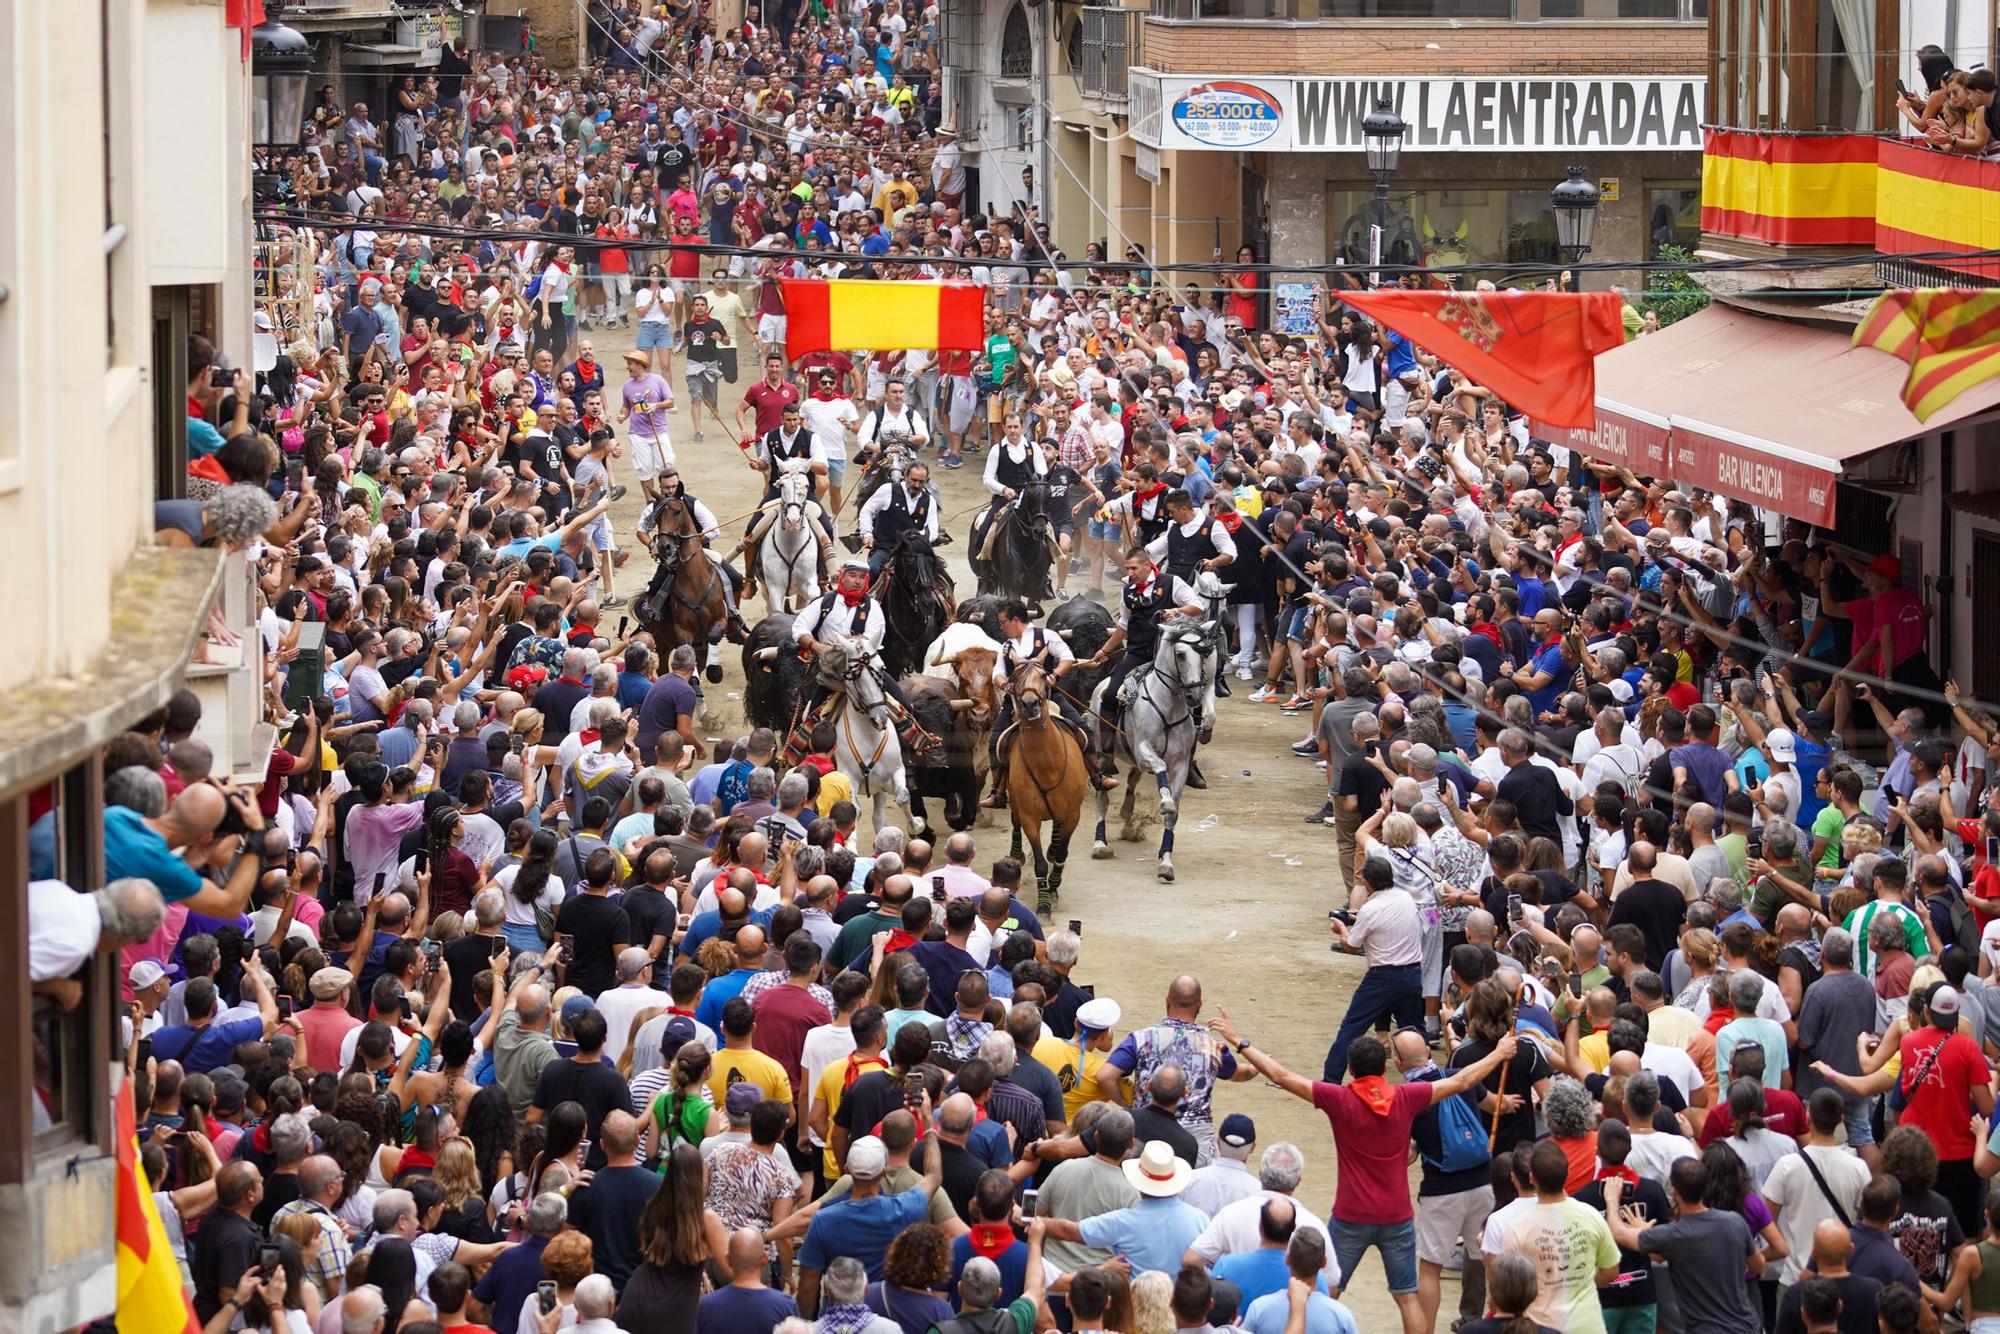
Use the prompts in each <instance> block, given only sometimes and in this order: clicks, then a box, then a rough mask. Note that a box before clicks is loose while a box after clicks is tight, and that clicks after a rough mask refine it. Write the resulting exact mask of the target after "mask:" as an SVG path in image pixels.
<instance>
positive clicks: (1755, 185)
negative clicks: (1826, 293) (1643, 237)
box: [1701, 129, 2000, 287]
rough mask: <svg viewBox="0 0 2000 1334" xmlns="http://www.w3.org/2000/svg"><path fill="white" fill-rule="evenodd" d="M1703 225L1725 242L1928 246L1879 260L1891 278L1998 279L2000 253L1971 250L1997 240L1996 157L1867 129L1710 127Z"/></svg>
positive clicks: (1882, 273)
mask: <svg viewBox="0 0 2000 1334" xmlns="http://www.w3.org/2000/svg"><path fill="white" fill-rule="evenodd" d="M1701 226H1702V231H1703V233H1704V234H1705V235H1706V236H1707V237H1709V238H1711V239H1712V240H1714V241H1719V242H1721V243H1722V244H1723V245H1724V246H1725V247H1727V248H1729V249H1731V251H1732V252H1737V251H1742V252H1744V253H1750V252H1751V251H1753V250H1779V251H1783V252H1786V253H1805V254H1810V253H1812V252H1813V251H1814V250H1815V249H1818V248H1825V249H1827V250H1828V251H1829V253H1831V252H1833V251H1835V250H1838V251H1840V252H1843V253H1845V254H1849V255H1851V254H1852V253H1853V251H1855V250H1857V249H1872V250H1874V251H1875V252H1876V253H1877V254H1878V255H1885V256H1892V255H1898V254H1924V255H1929V256H1932V258H1929V259H1926V260H1924V261H1922V262H1914V261H1909V260H1897V259H1882V260H1878V261H1877V262H1876V266H1875V267H1876V275H1877V277H1878V278H1879V280H1880V281H1882V282H1884V283H1886V284H1889V285H1891V286H1898V287H1911V286H1937V285H1944V286H1955V287H1991V286H1996V285H2000V260H1994V259H1990V258H1975V257H1974V256H1979V255H1982V254H1983V253H1984V252H1989V251H1994V250H2000V162H1993V161H1988V160H1985V159H1980V158H1967V157H1959V156H1955V155H1953V154H1947V153H1940V152H1938V151H1936V150H1935V149H1932V148H1929V147H1926V146H1925V145H1923V144H1921V143H1919V142H1917V141H1915V140H1910V139H1894V138H1883V137H1878V136H1875V135H1868V134H1842V133H1834V134H1824V133H1805V132H1767V131H1757V130H1721V129H1710V130H1707V131H1705V133H1704V144H1703V153H1702V189H1701ZM1731 242H1735V243H1739V244H1737V245H1734V246H1730V245H1729V243H1731ZM1741 243H1748V247H1747V248H1746V247H1745V246H1744V245H1742V244H1741ZM1954 255H1962V256H1965V258H1962V259H1958V258H1952V256H1954ZM1823 274H1824V271H1823V270H1822V271H1816V273H1815V275H1814V276H1815V279H1817V278H1818V277H1820V276H1823ZM1815 285H1816V283H1815Z"/></svg>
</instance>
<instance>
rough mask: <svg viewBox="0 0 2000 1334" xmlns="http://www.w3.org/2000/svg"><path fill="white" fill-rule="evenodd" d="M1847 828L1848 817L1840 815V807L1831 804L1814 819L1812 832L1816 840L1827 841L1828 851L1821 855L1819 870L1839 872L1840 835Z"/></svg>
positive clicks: (1821, 809) (1823, 808) (1822, 808)
mask: <svg viewBox="0 0 2000 1334" xmlns="http://www.w3.org/2000/svg"><path fill="white" fill-rule="evenodd" d="M1846 828H1847V817H1846V816H1845V815H1842V814H1841V813H1840V807H1838V806H1835V805H1833V804H1832V803H1831V802H1829V803H1827V804H1826V805H1825V806H1822V807H1820V811H1819V814H1818V815H1815V816H1814V817H1813V822H1812V832H1813V837H1814V838H1816V839H1820V838H1823V839H1825V840H1826V851H1825V852H1822V853H1821V854H1820V855H1819V869H1820V870H1822V871H1838V870H1839V869H1840V835H1841V831H1842V830H1844V829H1846Z"/></svg>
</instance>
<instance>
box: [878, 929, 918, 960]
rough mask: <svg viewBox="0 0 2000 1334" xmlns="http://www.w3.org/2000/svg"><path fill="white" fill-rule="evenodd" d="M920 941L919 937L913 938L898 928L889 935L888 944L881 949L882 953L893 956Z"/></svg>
mask: <svg viewBox="0 0 2000 1334" xmlns="http://www.w3.org/2000/svg"><path fill="white" fill-rule="evenodd" d="M921 939H922V937H921V936H913V935H911V934H910V933H909V932H907V931H905V930H903V928H902V927H900V926H899V927H897V928H896V929H895V930H893V931H891V932H890V933H889V943H888V944H887V945H884V946H883V947H882V953H884V954H894V953H896V952H897V951H898V950H906V949H908V948H910V946H912V945H914V944H916V943H917V942H918V941H919V940H921Z"/></svg>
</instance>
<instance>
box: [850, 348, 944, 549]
mask: <svg viewBox="0 0 2000 1334" xmlns="http://www.w3.org/2000/svg"><path fill="white" fill-rule="evenodd" d="M909 396H910V389H909V385H908V384H907V383H906V382H905V381H904V380H903V379H902V378H901V377H897V378H895V379H891V380H890V381H888V383H887V384H886V385H885V386H884V387H883V390H882V403H881V405H880V406H879V407H876V408H874V409H872V410H870V411H869V413H868V415H867V416H865V417H861V418H859V419H858V421H857V424H856V428H855V433H854V442H855V451H854V462H855V466H856V467H858V468H859V469H860V470H861V473H862V476H863V481H861V482H857V483H856V487H857V489H861V488H863V487H864V486H865V481H866V475H867V474H868V473H869V472H870V471H872V470H873V469H875V468H876V467H878V466H880V465H881V463H882V459H883V455H884V453H885V452H886V451H887V450H889V449H891V448H895V447H901V448H904V449H907V450H908V451H909V452H910V454H911V455H913V456H914V455H915V453H916V452H917V451H918V450H920V449H922V448H923V447H924V445H925V443H926V442H928V441H929V440H930V438H931V428H930V425H929V423H927V422H926V421H925V420H924V414H923V413H921V412H919V411H917V409H916V408H915V406H913V405H912V404H911V403H910V401H909ZM881 494H882V490H881V488H880V487H878V488H877V489H876V490H875V491H874V493H873V494H871V495H870V496H869V499H870V500H873V499H874V498H875V496H879V495H881ZM855 526H856V528H857V529H858V530H859V532H860V533H861V534H862V535H863V537H864V538H865V537H866V535H867V533H868V523H867V521H866V519H861V518H857V519H856V522H855ZM848 549H849V550H853V547H852V546H850V547H849V548H848Z"/></svg>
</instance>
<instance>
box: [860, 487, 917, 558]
mask: <svg viewBox="0 0 2000 1334" xmlns="http://www.w3.org/2000/svg"><path fill="white" fill-rule="evenodd" d="M930 513H931V493H930V488H928V487H926V488H925V489H924V491H923V494H921V495H919V496H918V497H917V499H916V501H915V502H914V503H912V502H911V500H910V493H909V492H908V491H907V490H906V489H905V488H903V487H902V486H899V485H896V484H894V483H891V484H890V490H889V503H888V505H887V506H886V507H885V508H884V509H882V510H881V511H880V512H879V513H878V514H876V516H875V532H874V534H873V536H874V538H875V545H876V546H877V547H879V548H881V549H882V550H884V551H893V550H894V549H895V546H896V543H897V542H898V541H900V540H901V539H902V536H903V534H904V533H907V532H908V531H910V529H912V528H916V529H919V530H928V528H929V520H930Z"/></svg>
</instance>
